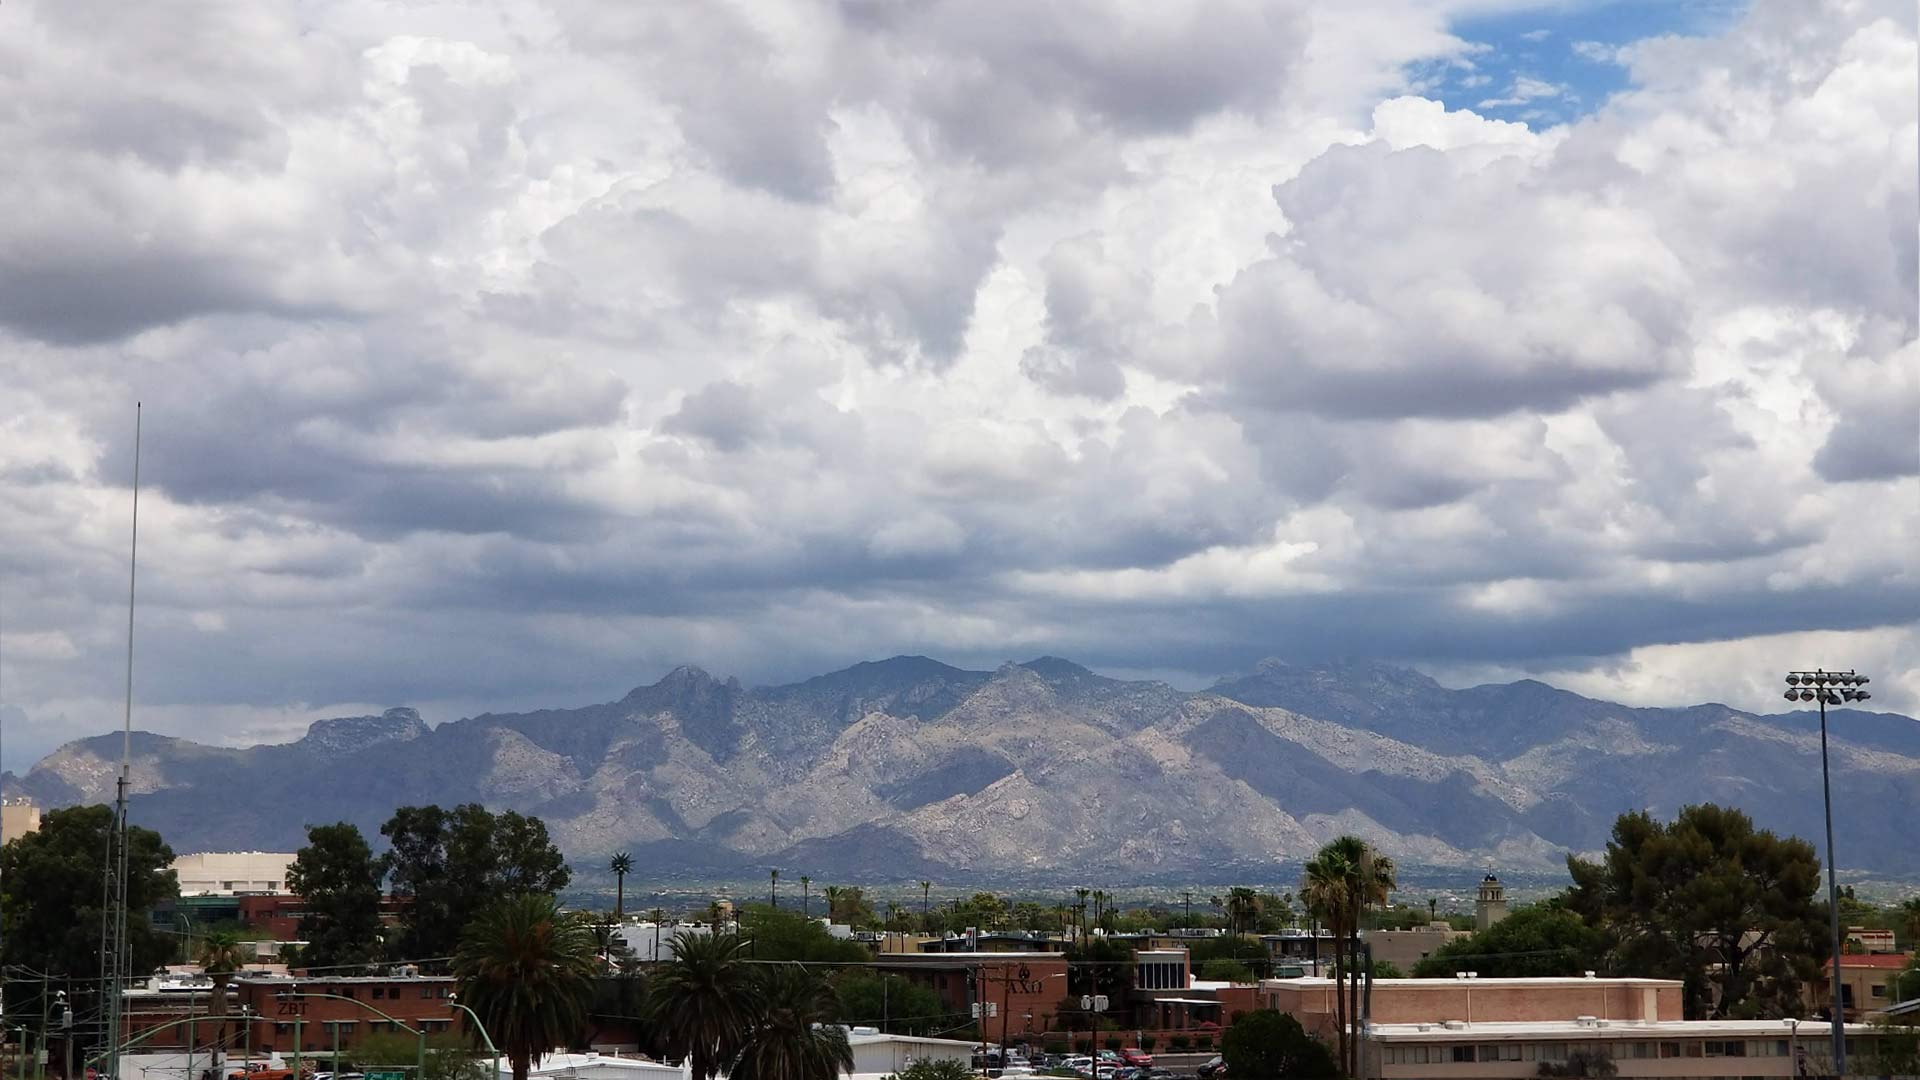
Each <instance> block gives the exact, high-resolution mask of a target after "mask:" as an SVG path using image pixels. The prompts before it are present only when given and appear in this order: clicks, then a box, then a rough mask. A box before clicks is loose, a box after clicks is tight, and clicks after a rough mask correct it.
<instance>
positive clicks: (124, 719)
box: [100, 402, 140, 1080]
mask: <svg viewBox="0 0 1920 1080" xmlns="http://www.w3.org/2000/svg"><path fill="white" fill-rule="evenodd" d="M139 565H140V403H139V402H135V403H134V405H133V524H132V531H131V540H130V542H129V544H128V550H127V679H126V705H125V709H124V711H123V713H122V715H121V728H120V777H119V780H118V781H117V782H116V783H115V785H114V790H115V795H114V801H113V804H114V808H113V824H112V825H111V826H110V827H109V829H108V833H107V866H106V872H105V873H104V874H103V875H102V878H103V881H102V885H103V886H104V889H105V893H106V895H105V896H104V897H103V898H102V900H103V903H102V904H101V911H100V994H101V996H102V998H103V999H104V1000H103V1002H102V1004H101V1013H102V1016H103V1018H104V1020H105V1022H106V1041H107V1052H106V1055H105V1060H106V1066H107V1067H106V1069H105V1075H106V1076H108V1077H111V1078H113V1080H119V1076H120V1040H121V1031H120V1028H121V1024H122V1016H121V1010H122V1008H124V1006H125V1003H124V1001H123V1000H122V998H123V996H124V995H123V994H122V990H123V989H124V988H125V986H126V980H127V977H128V974H129V971H128V969H129V967H130V966H131V963H132V960H131V957H130V955H129V953H130V950H129V949H128V948H127V788H128V786H129V784H130V782H131V780H132V776H133V604H134V595H135V593H134V585H135V582H136V581H137V571H138V569H139Z"/></svg>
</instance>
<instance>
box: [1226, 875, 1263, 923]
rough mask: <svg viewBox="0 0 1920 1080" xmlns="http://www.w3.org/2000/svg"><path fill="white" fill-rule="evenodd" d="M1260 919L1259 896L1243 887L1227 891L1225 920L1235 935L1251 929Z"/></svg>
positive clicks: (1238, 886)
mask: <svg viewBox="0 0 1920 1080" xmlns="http://www.w3.org/2000/svg"><path fill="white" fill-rule="evenodd" d="M1259 918H1260V894H1259V893H1256V892H1254V891H1253V890H1252V889H1249V888H1247V887H1246V886H1245V885H1235V886H1234V887H1233V888H1231V889H1229V890H1227V920H1228V923H1229V924H1230V925H1231V926H1232V927H1233V932H1234V933H1236V934H1243V933H1246V932H1247V931H1248V930H1251V929H1253V927H1254V924H1255V923H1256V922H1258V921H1259Z"/></svg>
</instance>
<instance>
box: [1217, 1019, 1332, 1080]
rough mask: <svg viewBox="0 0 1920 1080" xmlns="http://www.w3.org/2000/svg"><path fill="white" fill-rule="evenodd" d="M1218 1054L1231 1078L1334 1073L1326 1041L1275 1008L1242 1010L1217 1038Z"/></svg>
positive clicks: (1277, 1079) (1278, 1079) (1280, 1079)
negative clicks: (1317, 1037) (1218, 1038)
mask: <svg viewBox="0 0 1920 1080" xmlns="http://www.w3.org/2000/svg"><path fill="white" fill-rule="evenodd" d="M1220 1056H1221V1058H1222V1059H1223V1060H1224V1061H1225V1062H1226V1066H1227V1075H1228V1076H1230V1077H1232V1078H1233V1080H1294V1078H1300V1080H1307V1078H1315V1080H1320V1078H1329V1077H1337V1076H1339V1075H1340V1068H1339V1066H1338V1065H1337V1064H1335V1063H1334V1060H1333V1054H1332V1053H1330V1052H1329V1051H1328V1050H1327V1047H1326V1044H1325V1043H1322V1042H1321V1041H1320V1040H1318V1039H1315V1038H1314V1037H1312V1036H1311V1035H1308V1034H1307V1032H1306V1029H1305V1028H1303V1027H1301V1026H1300V1021H1298V1020H1296V1019H1294V1018H1293V1017H1292V1016H1291V1015H1289V1014H1287V1013H1283V1012H1278V1011H1276V1010H1274V1009H1257V1010H1255V1011H1253V1012H1243V1013H1241V1014H1240V1015H1238V1016H1236V1017H1234V1018H1233V1024H1232V1025H1231V1026H1229V1027H1228V1028H1227V1033H1226V1034H1225V1035H1224V1036H1222V1037H1221V1039H1220Z"/></svg>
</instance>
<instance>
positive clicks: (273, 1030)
mask: <svg viewBox="0 0 1920 1080" xmlns="http://www.w3.org/2000/svg"><path fill="white" fill-rule="evenodd" d="M234 991H235V994H234V996H235V998H236V1000H235V1002H234V1005H233V1008H234V1009H236V1010H239V1011H241V1012H242V1013H244V1014H246V1015H249V1016H252V1017H254V1018H255V1019H253V1020H251V1021H250V1022H249V1023H248V1025H247V1027H248V1028H250V1031H248V1032H247V1035H248V1036H249V1037H250V1039H251V1044H250V1045H251V1046H252V1048H253V1050H254V1052H256V1053H262V1052H278V1053H281V1054H292V1053H300V1054H321V1053H331V1052H332V1051H333V1047H334V1040H335V1039H336V1038H337V1039H338V1040H339V1046H340V1048H341V1049H343V1050H349V1049H352V1048H353V1047H354V1046H356V1045H358V1043H359V1040H360V1039H362V1038H364V1037H366V1036H367V1035H370V1034H372V1033H374V1032H380V1033H383V1034H385V1033H390V1032H397V1033H399V1034H402V1035H407V1034H411V1032H409V1031H407V1030H406V1029H407V1028H412V1029H414V1031H420V1032H424V1033H426V1034H427V1035H429V1036H432V1035H437V1034H439V1033H441V1032H446V1031H455V1032H464V1031H465V1030H466V1020H465V1017H466V1014H465V1013H463V1012H461V1011H460V1010H458V1009H455V1008H454V1007H453V1006H452V1005H451V1004H449V1000H448V999H449V998H451V997H452V996H453V978H452V976H447V975H373V976H356V977H352V978H332V979H317V978H286V977H259V976H243V977H241V978H239V979H236V980H234ZM402 1025H404V1026H402Z"/></svg>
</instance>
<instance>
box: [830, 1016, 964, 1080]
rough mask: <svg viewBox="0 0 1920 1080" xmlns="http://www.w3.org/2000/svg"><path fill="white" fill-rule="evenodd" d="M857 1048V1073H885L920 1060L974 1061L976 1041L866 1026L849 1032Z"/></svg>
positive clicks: (849, 1039) (851, 1043)
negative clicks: (901, 1032)
mask: <svg viewBox="0 0 1920 1080" xmlns="http://www.w3.org/2000/svg"><path fill="white" fill-rule="evenodd" d="M847 1047H848V1048H849V1049H851V1050H852V1051H853V1075H855V1076H885V1075H888V1074H890V1073H898V1072H899V1071H900V1070H902V1069H904V1068H906V1067H907V1066H909V1065H911V1064H913V1063H914V1062H916V1061H958V1062H960V1063H962V1064H971V1063H972V1062H973V1043H971V1042H964V1041H962V1040H959V1039H936V1038H932V1037H930V1036H922V1035H886V1034H882V1033H881V1032H879V1031H877V1030H875V1029H873V1028H866V1027H857V1028H854V1029H852V1030H851V1031H849V1032H848V1033H847Z"/></svg>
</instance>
